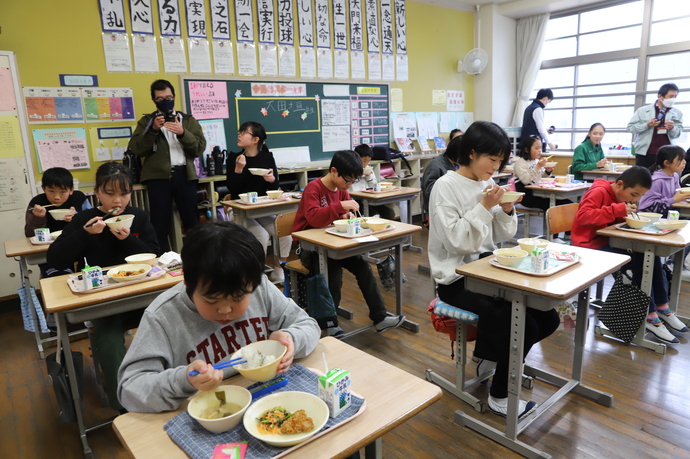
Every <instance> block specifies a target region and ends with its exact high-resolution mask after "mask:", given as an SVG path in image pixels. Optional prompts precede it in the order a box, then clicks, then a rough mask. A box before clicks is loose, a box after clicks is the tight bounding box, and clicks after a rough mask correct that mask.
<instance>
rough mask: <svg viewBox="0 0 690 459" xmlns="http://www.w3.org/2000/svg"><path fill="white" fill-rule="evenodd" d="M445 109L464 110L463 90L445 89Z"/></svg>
mask: <svg viewBox="0 0 690 459" xmlns="http://www.w3.org/2000/svg"><path fill="white" fill-rule="evenodd" d="M446 110H447V111H449V112H461V111H463V110H465V91H452V90H448V91H446Z"/></svg>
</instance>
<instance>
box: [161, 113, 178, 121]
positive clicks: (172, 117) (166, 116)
mask: <svg viewBox="0 0 690 459" xmlns="http://www.w3.org/2000/svg"><path fill="white" fill-rule="evenodd" d="M163 117H164V119H165V122H166V123H168V122H170V123H174V122H175V120H176V119H177V117H176V116H175V114H174V113H173V112H172V111H169V112H166V113H163Z"/></svg>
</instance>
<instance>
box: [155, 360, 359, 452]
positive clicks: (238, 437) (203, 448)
mask: <svg viewBox="0 0 690 459" xmlns="http://www.w3.org/2000/svg"><path fill="white" fill-rule="evenodd" d="M322 374H323V373H321V372H319V371H318V370H313V369H308V368H306V367H304V366H302V365H300V364H294V365H292V366H291V367H290V369H289V370H288V371H287V373H286V375H287V377H288V379H289V381H290V382H289V383H288V385H287V386H285V387H281V388H280V389H278V390H276V391H275V392H273V393H274V394H276V393H279V392H285V391H301V392H307V393H310V394H313V395H317V396H318V382H319V376H320V375H322ZM366 406H367V403H366V400H364V398H362V397H361V396H359V395H357V394H356V393H354V392H353V393H352V404H351V405H350V406H349V407H348V408H346V409H345V411H343V412H342V413H340V414H339V415H338V416H336V417H335V418H330V417H329V418H328V422H326V425H325V426H324V428H323V429H322V430H321V432H318V433H317V434H316V435H314V436H313V437H311V438H310V439H308V440H306V441H304V442H302V443H299V444H297V445H295V446H290V447H286V448H280V447H278V446H272V445H268V444H266V443H264V442H262V441H260V440H257V439H256V438H254V437H253V436H251V434H249V432H247V430H246V429H245V428H244V424H243V423H242V422H240V424H239V425H238V426H237V427H235V428H234V429H232V430H230V431H229V432H224V433H221V434H213V433H211V432H209V431H208V430H206V429H204V428H203V427H201V425H200V424H199V423H198V422H196V421H195V420H194V419H192V417H191V416H190V415H189V413H188V412H187V411H186V410H185V411H184V412H182V413H180V414H178V415H177V416H175V417H174V418H172V419H171V420H170V421H168V423H167V424H165V426H164V427H163V428H164V429H165V431H166V432H167V433H168V435H169V436H170V438H172V440H173V441H174V442H175V443H177V445H178V446H179V447H180V448H182V449H183V450H184V452H185V453H187V454H188V455H189V457H191V458H192V459H209V458H210V457H211V456H212V455H213V449H214V448H215V446H216V445H221V444H224V443H236V442H249V447H248V448H247V453H246V454H245V456H244V457H245V458H246V459H266V458H269V457H270V458H279V457H282V456H284V455H285V454H289V453H292V452H293V451H294V450H296V449H297V448H300V447H302V446H304V445H306V444H307V443H309V442H310V441H313V440H314V439H316V438H318V437H320V436H322V435H325V434H328V433H331V431H332V430H333V429H336V428H338V427H340V426H342V425H343V424H345V423H347V422H349V421H351V420H353V419H354V418H356V417H357V416H359V415H360V414H362V412H364V410H365V409H366Z"/></svg>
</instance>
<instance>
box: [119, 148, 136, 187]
mask: <svg viewBox="0 0 690 459" xmlns="http://www.w3.org/2000/svg"><path fill="white" fill-rule="evenodd" d="M122 164H123V165H124V166H125V167H126V168H127V169H129V170H130V171H132V176H133V177H134V183H139V181H140V180H141V158H140V157H138V156H137V155H135V154H134V152H133V151H132V149H131V148H129V147H127V149H126V150H125V154H124V155H123V156H122Z"/></svg>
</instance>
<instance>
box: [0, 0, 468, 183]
mask: <svg viewBox="0 0 690 459" xmlns="http://www.w3.org/2000/svg"><path fill="white" fill-rule="evenodd" d="M180 5H181V14H182V23H183V24H184V5H183V3H182V2H180ZM125 9H126V12H128V2H125ZM154 11H155V10H154ZM126 14H128V13H126ZM154 16H155V19H154V20H155V22H158V20H157V15H155V14H154ZM473 21H474V15H473V13H468V12H463V11H458V10H454V9H449V8H442V7H439V6H434V5H429V4H423V3H418V2H414V1H409V0H408V2H407V34H408V38H407V43H408V48H409V49H408V56H409V79H410V81H407V82H392V83H391V87H393V88H396V87H397V88H402V89H403V104H404V105H403V110H405V111H444V110H445V107H441V106H434V105H432V103H431V102H432V100H431V91H432V90H433V89H455V90H463V91H465V110H466V111H472V110H473V108H474V95H473V89H474V86H473V80H474V78H473V77H471V76H468V75H467V74H458V73H457V61H458V59H462V57H463V56H464V55H465V53H466V52H467V51H469V50H470V49H472V44H473V33H474V26H473ZM0 27H1V33H0V49H2V50H8V51H13V52H14V53H16V55H17V61H18V66H19V73H20V79H21V84H22V86H50V87H55V86H60V81H59V74H61V73H66V74H95V75H98V82H99V85H100V86H101V87H131V88H133V89H134V107H135V110H136V114H137V118H139V117H140V116H141V115H142V114H144V113H147V112H151V111H153V110H154V109H155V106H154V105H153V102H152V101H151V97H150V93H149V85H150V84H151V82H152V81H153V80H155V79H157V78H166V79H169V80H170V81H172V82H173V84H174V85H175V86H176V88H177V87H179V78H178V75H176V74H170V75H166V74H163V73H161V74H151V73H145V74H142V73H122V74H118V73H107V72H106V68H105V60H104V57H103V45H102V41H101V29H100V17H99V8H98V2H97V1H96V0H60V1H55V0H33V1H31V2H26V1H24V2H10V1H0ZM182 27H183V34H184V30H185V26H184V25H183V26H182ZM128 29H129V24H128ZM233 36H234V32H233ZM159 61H160V62H159V63H160V68H161V69H162V68H163V61H162V56H161V55H160V49H159ZM257 78H258V77H257ZM272 79H276V78H272ZM321 81H323V80H321ZM123 125H130V124H127V123H88V124H85V123H82V124H78V125H70V124H60V125H51V126H47V125H29V129H30V130H31V129H35V128H37V129H42V128H58V129H59V128H70V127H86V129H87V138H88V129H89V128H91V127H106V126H123ZM132 126H133V127H134V125H132ZM31 140H32V142H33V139H31ZM32 149H33V145H32ZM89 149H90V151H91V167H92V170H89V171H74V176H75V177H76V178H77V179H79V180H80V181H81V182H88V181H93V179H94V173H95V169H96V168H97V167H98V164H100V163H98V162H96V160H95V150H94V146H93V145H91V144H90V142H89ZM34 155H35V153H34V152H33V151H32V157H35V156H34ZM34 171H35V172H36V174H37V175H36V177H37V180H39V179H40V174H38V169H37V168H36V165H35V162H34Z"/></svg>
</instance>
